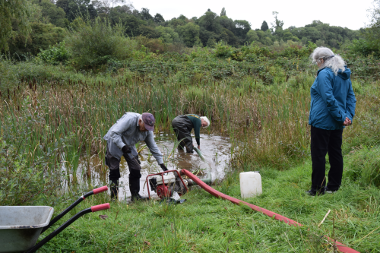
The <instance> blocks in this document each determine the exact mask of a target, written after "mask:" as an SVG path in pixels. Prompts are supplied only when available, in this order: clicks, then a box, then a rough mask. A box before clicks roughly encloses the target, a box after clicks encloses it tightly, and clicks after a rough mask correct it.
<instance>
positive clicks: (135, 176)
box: [106, 148, 141, 195]
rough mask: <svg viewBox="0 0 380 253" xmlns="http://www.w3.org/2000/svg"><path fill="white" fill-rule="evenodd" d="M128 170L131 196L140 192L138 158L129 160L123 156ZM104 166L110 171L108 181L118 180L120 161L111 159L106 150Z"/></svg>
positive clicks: (126, 156) (114, 158)
mask: <svg viewBox="0 0 380 253" xmlns="http://www.w3.org/2000/svg"><path fill="white" fill-rule="evenodd" d="M124 158H125V160H126V161H127V164H128V168H129V190H130V191H131V194H132V195H133V194H138V193H139V191H140V178H141V173H140V171H141V166H140V161H139V160H138V157H137V156H135V157H133V158H130V157H129V156H128V155H125V156H124ZM106 165H107V166H108V167H109V169H110V174H109V179H110V181H117V180H119V178H120V160H119V159H117V158H116V157H113V156H112V155H111V154H110V153H109V151H108V148H107V153H106Z"/></svg>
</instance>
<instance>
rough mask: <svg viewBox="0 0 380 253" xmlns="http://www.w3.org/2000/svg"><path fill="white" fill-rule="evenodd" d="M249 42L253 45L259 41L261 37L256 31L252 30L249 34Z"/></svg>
mask: <svg viewBox="0 0 380 253" xmlns="http://www.w3.org/2000/svg"><path fill="white" fill-rule="evenodd" d="M247 41H248V42H249V43H252V42H254V41H259V36H258V35H257V33H256V32H255V31H254V30H250V31H249V32H248V33H247Z"/></svg>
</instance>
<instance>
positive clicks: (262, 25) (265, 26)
mask: <svg viewBox="0 0 380 253" xmlns="http://www.w3.org/2000/svg"><path fill="white" fill-rule="evenodd" d="M268 29H269V27H268V23H267V22H266V21H265V20H264V21H263V23H262V24H261V31H264V32H265V31H266V30H268Z"/></svg>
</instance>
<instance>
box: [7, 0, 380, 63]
mask: <svg viewBox="0 0 380 253" xmlns="http://www.w3.org/2000/svg"><path fill="white" fill-rule="evenodd" d="M107 3H108V1H90V0H81V1H79V0H58V1H56V2H55V4H54V3H52V2H51V1H49V0H41V1H40V0H33V1H31V2H28V4H26V5H23V6H25V8H24V9H23V10H24V11H22V10H21V9H20V10H17V11H18V12H17V13H18V14H16V13H12V12H9V15H8V14H7V15H5V14H6V13H5V14H4V16H5V17H8V18H6V19H1V20H3V21H2V22H5V20H7V21H6V24H7V25H4V28H2V31H4V34H3V35H0V37H1V39H2V41H3V42H2V44H3V46H2V47H1V48H2V51H5V52H7V51H8V49H9V52H10V55H11V56H12V57H15V58H19V57H20V55H25V54H26V53H31V54H32V55H36V54H37V53H39V51H38V50H35V49H30V50H29V49H28V48H30V47H31V46H32V47H35V48H38V49H42V50H44V49H47V48H48V46H49V45H51V46H53V45H54V44H55V43H58V42H61V41H62V40H63V38H62V36H58V34H62V32H61V31H59V29H56V27H61V28H63V27H65V28H68V29H70V28H75V27H76V26H77V24H78V19H80V20H85V21H86V22H90V21H94V20H95V18H96V17H100V18H101V20H106V22H108V21H109V24H110V25H111V27H114V26H118V27H122V30H123V32H122V34H123V35H124V36H129V37H138V36H144V37H146V38H149V39H160V40H161V41H163V42H164V43H165V44H176V43H181V44H182V45H185V46H186V47H193V46H198V47H199V46H201V47H206V46H207V47H210V48H213V47H215V46H216V45H217V43H225V44H228V45H230V46H234V47H241V46H243V45H247V44H251V43H254V44H255V45H258V46H271V45H276V44H277V45H278V44H283V43H287V42H288V41H293V42H298V43H299V44H300V45H301V46H302V45H304V46H305V45H307V44H308V43H310V42H312V43H315V44H316V45H317V46H321V45H323V46H329V47H333V48H341V47H342V46H343V45H345V44H349V43H350V42H351V41H352V40H354V39H359V37H360V33H359V31H352V30H349V29H347V28H342V27H334V26H330V25H329V24H325V23H322V22H321V21H313V23H312V24H309V25H306V26H305V27H298V28H296V27H289V28H287V29H283V26H284V21H282V20H279V18H278V16H279V15H280V14H279V13H277V12H273V15H274V22H273V23H272V27H269V26H268V23H267V22H266V21H263V23H262V25H261V28H260V29H258V28H256V29H254V28H253V27H251V24H249V22H248V21H246V20H232V19H231V18H229V17H228V16H227V11H226V10H225V9H224V8H223V10H222V11H221V15H220V16H218V15H217V14H216V13H215V12H212V11H211V10H210V9H209V10H207V11H206V12H205V14H204V15H203V16H201V17H199V18H197V17H193V18H191V19H189V18H187V17H185V16H183V15H180V16H179V17H178V18H173V19H171V20H165V19H164V17H163V16H162V15H160V14H159V13H157V14H156V15H154V16H153V15H151V14H150V13H149V9H147V8H142V10H141V11H138V10H136V9H134V7H133V6H132V5H130V4H129V5H123V6H116V7H111V6H110V5H109V4H107ZM3 9H4V10H6V9H10V10H11V8H10V7H7V8H3ZM12 15H19V16H20V15H23V16H22V17H23V18H20V19H18V18H17V17H16V16H14V17H13V16H12ZM27 15H29V16H30V17H31V18H29V20H28V19H27V17H28V16H27ZM107 20H108V21H107ZM27 21H30V22H34V23H35V24H34V25H33V26H32V27H30V26H29V24H28V22H27ZM49 24H51V25H50V26H48V25H49ZM5 28H6V29H5ZM26 28H28V29H29V30H30V31H31V33H30V34H31V36H27V35H28V34H26V33H25V31H26V30H25V29H26ZM5 30H7V32H5ZM12 31H13V32H12ZM11 32H12V36H11ZM366 34H367V35H368V36H367V37H368V38H369V34H372V33H368V32H367V33H366ZM361 36H362V37H364V33H363V34H362V35H361ZM52 37H53V38H54V39H52ZM372 37H376V35H375V34H373V36H372ZM23 40H24V41H28V44H27V45H23V44H22V43H21V42H22V41H23ZM31 43H32V44H31ZM39 43H40V44H39ZM8 44H10V45H12V47H11V48H8V46H7V45H8ZM24 44H25V43H24ZM46 44H48V45H46ZM66 44H68V43H66ZM373 44H374V43H372V44H371V45H373ZM169 47H170V46H169ZM353 48H355V49H356V48H357V47H353ZM371 48H372V47H371ZM367 51H368V50H367ZM15 54H16V55H15ZM22 59H25V57H22Z"/></svg>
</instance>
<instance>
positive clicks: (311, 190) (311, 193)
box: [306, 188, 325, 196]
mask: <svg viewBox="0 0 380 253" xmlns="http://www.w3.org/2000/svg"><path fill="white" fill-rule="evenodd" d="M306 194H308V195H310V196H315V195H318V196H321V195H324V194H325V189H324V188H322V189H320V190H319V191H318V192H317V191H316V190H313V189H310V190H308V191H307V192H306Z"/></svg>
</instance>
